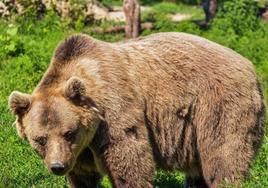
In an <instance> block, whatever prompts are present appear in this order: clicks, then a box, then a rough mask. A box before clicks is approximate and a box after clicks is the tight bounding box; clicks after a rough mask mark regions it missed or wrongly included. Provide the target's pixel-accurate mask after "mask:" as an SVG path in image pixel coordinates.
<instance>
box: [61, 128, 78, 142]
mask: <svg viewBox="0 0 268 188" xmlns="http://www.w3.org/2000/svg"><path fill="white" fill-rule="evenodd" d="M76 132H77V131H76V130H75V131H68V132H66V133H65V134H64V135H63V137H64V139H65V140H66V141H72V140H73V139H74V138H75V135H76Z"/></svg>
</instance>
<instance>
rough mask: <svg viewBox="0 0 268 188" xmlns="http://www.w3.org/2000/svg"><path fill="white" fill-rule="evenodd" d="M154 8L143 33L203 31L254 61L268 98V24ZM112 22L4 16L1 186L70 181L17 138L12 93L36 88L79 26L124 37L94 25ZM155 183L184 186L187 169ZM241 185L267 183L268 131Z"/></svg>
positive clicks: (161, 175) (0, 29) (0, 26)
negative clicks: (176, 17) (180, 16)
mask: <svg viewBox="0 0 268 188" xmlns="http://www.w3.org/2000/svg"><path fill="white" fill-rule="evenodd" d="M107 2H108V1H107ZM153 10H154V11H153V13H145V14H144V15H142V19H143V21H152V22H154V26H155V27H154V29H153V30H145V31H144V32H143V33H142V35H148V34H150V33H154V32H163V31H183V32H188V33H193V34H197V35H201V36H203V37H206V38H209V39H211V40H213V41H216V42H218V43H220V44H223V45H225V46H228V47H231V48H233V49H234V50H236V51H238V52H239V53H241V54H242V55H244V56H245V57H247V58H249V59H250V60H251V61H252V62H253V63H254V65H255V67H256V70H257V73H258V75H259V77H260V79H261V80H262V84H263V86H264V88H265V89H264V90H265V93H266V101H267V96H268V95H267V93H268V92H267V91H268V90H267V89H268V53H267V52H268V37H267V34H268V25H267V24H265V23H263V22H261V21H259V20H257V22H258V23H259V24H260V25H259V26H258V28H257V29H256V28H252V29H251V28H250V27H251V26H247V25H245V26H244V27H245V28H242V33H241V31H240V30H239V31H236V30H237V28H238V26H232V24H234V23H239V22H238V21H239V20H240V19H243V20H244V21H245V20H246V19H247V18H248V17H247V15H242V16H241V18H239V20H235V19H234V18H232V15H230V18H229V17H228V16H227V17H226V16H225V17H224V16H219V18H217V19H216V21H215V23H213V24H212V26H211V27H210V28H209V29H207V30H200V29H199V28H198V26H196V25H195V24H194V23H192V22H191V21H184V22H182V23H179V24H178V23H171V22H170V20H169V18H168V17H166V14H168V13H177V12H183V13H187V12H191V13H193V14H194V15H196V17H197V18H202V15H201V10H199V9H197V8H196V7H194V8H193V7H187V6H185V5H173V4H170V3H161V4H154V5H153ZM161 10H163V11H161ZM243 16H244V17H243ZM217 20H218V22H217ZM250 21H252V20H250ZM250 21H249V22H250ZM254 22H255V21H254ZM222 23H224V24H222ZM231 23H232V24H231ZM111 24H114V23H95V24H93V25H92V26H91V27H84V26H83V24H82V23H81V22H79V21H78V22H76V23H75V24H74V26H73V27H72V28H70V27H69V26H67V25H65V24H64V23H62V22H61V21H60V20H59V19H58V18H57V16H56V15H55V14H54V13H49V14H48V15H47V16H46V18H45V19H44V20H42V21H33V19H32V18H31V15H27V16H25V17H21V18H19V19H17V20H16V22H13V24H11V22H9V23H6V22H3V21H1V23H0V44H1V45H0V187H55V188H56V187H57V188H58V187H67V185H66V180H65V178H64V177H57V176H53V175H49V174H48V172H47V171H46V169H45V168H44V166H43V165H42V162H41V160H40V159H39V158H38V156H37V155H36V154H35V153H34V152H33V151H32V149H31V148H30V147H29V145H28V144H27V143H26V142H25V141H22V140H21V139H19V138H18V136H17V135H16V130H15V127H14V126H12V124H13V122H14V117H12V116H11V114H10V112H9V110H8V108H7V98H8V95H9V94H10V92H11V91H13V90H20V91H22V92H28V93H29V92H31V91H32V90H33V88H34V87H35V85H36V84H37V83H38V81H39V80H40V78H41V76H42V74H43V73H44V71H45V70H46V68H47V66H48V63H49V61H50V57H51V56H52V53H53V50H54V49H55V46H56V45H57V43H58V42H59V41H60V40H62V39H64V38H65V37H66V36H68V35H70V34H73V33H77V32H84V33H87V34H90V35H92V36H93V37H96V38H99V39H102V40H106V41H119V40H122V39H123V37H124V36H123V34H122V33H119V34H107V35H106V34H105V35H102V34H96V33H93V32H92V31H91V28H92V27H95V26H102V27H108V26H110V25H111ZM240 25H241V24H239V26H240ZM250 25H252V24H250ZM243 29H244V30H243ZM155 184H156V187H163V188H169V187H170V188H171V187H182V184H183V174H181V173H179V172H173V173H168V172H163V171H159V172H157V173H156V176H155ZM103 186H104V187H110V186H109V180H108V179H107V178H105V179H104V181H103ZM241 186H242V187H247V188H250V187H263V188H265V187H268V137H267V133H266V137H265V139H264V142H263V145H262V148H261V150H260V152H259V154H258V156H257V158H256V160H255V162H254V165H253V168H252V170H251V172H250V178H249V179H247V180H246V181H245V183H243V184H242V185H241Z"/></svg>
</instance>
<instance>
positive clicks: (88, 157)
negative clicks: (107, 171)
mask: <svg viewBox="0 0 268 188" xmlns="http://www.w3.org/2000/svg"><path fill="white" fill-rule="evenodd" d="M101 178H102V176H101V174H100V173H99V172H98V171H97V167H96V164H95V160H94V157H93V153H92V151H91V150H90V149H89V148H86V149H84V150H83V151H82V152H81V154H80V155H79V157H78V158H77V162H76V165H75V166H74V168H73V169H72V171H70V172H69V173H68V174H67V179H68V182H69V187H71V188H97V187H100V186H99V185H100V181H101Z"/></svg>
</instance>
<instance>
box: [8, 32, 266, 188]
mask: <svg viewBox="0 0 268 188" xmlns="http://www.w3.org/2000/svg"><path fill="white" fill-rule="evenodd" d="M31 97H32V98H31V99H30V100H29V101H31V104H30V107H29V108H28V109H27V110H25V111H26V112H25V113H23V114H21V113H19V114H18V113H16V109H17V108H16V107H15V105H13V104H14V103H13V101H16V99H17V97H16V95H14V94H13V95H11V97H10V104H11V105H10V106H11V109H13V112H14V113H15V114H16V115H17V127H20V128H19V129H18V132H20V131H23V133H20V135H26V136H25V137H26V138H27V139H28V141H29V142H30V143H31V145H32V146H33V147H34V148H35V149H36V150H37V151H38V152H39V153H41V156H42V157H43V158H44V161H45V164H46V165H47V166H48V168H49V164H50V162H51V161H52V160H54V159H55V158H57V157H55V156H56V155H61V156H62V158H63V163H66V164H68V167H69V168H68V170H67V171H66V174H67V176H68V177H69V181H70V185H72V186H73V187H79V186H82V187H86V186H88V187H94V186H97V180H99V178H100V177H101V175H102V174H108V175H109V177H110V179H111V181H112V183H113V185H114V187H117V188H118V187H124V188H127V187H131V188H138V187H152V186H153V173H154V171H155V170H156V168H163V169H167V170H173V169H176V170H181V171H183V172H185V173H186V175H187V183H186V185H187V186H189V187H194V186H198V185H201V184H202V185H204V186H205V187H206V186H207V187H212V188H214V187H220V186H221V185H225V184H236V185H239V183H240V181H241V179H243V178H244V177H245V176H247V174H248V171H249V168H250V164H251V161H252V160H253V158H254V156H255V155H256V152H257V150H258V148H259V147H260V143H261V140H262V138H263V136H264V114H265V107H264V102H263V97H262V91H261V89H260V86H259V83H258V81H257V78H256V74H255V72H254V69H253V65H252V63H251V62H250V61H248V60H247V59H245V58H243V57H242V56H240V55H239V54H237V53H235V52H234V51H232V50H230V49H228V48H225V47H222V46H220V45H218V44H215V43H213V42H210V41H208V40H206V39H203V38H200V37H197V36H193V35H190V34H184V33H159V34H153V35H150V36H147V37H144V38H139V39H135V40H129V41H125V42H121V43H113V44H112V43H105V42H101V41H98V40H95V39H93V38H90V37H87V36H85V35H76V36H72V37H70V38H69V39H67V40H65V41H64V42H63V43H62V44H60V46H59V47H58V48H57V50H56V51H55V54H54V57H53V58H52V62H51V64H50V67H49V68H48V70H47V72H46V74H45V75H44V77H43V79H42V80H41V82H40V83H39V85H38V86H37V88H36V89H35V90H34V92H33V94H32V95H31ZM24 101H25V100H24ZM16 104H17V103H16ZM40 114H43V115H40ZM40 119H41V120H40ZM36 122H41V123H39V124H38V123H37V124H36ZM72 122H73V123H72ZM75 124H78V125H77V126H78V131H79V134H78V135H76V136H75V140H74V141H73V142H71V141H70V142H67V141H63V138H62V137H61V136H59V135H62V134H63V133H58V132H61V131H62V130H63V129H67V128H66V127H68V126H69V129H72V126H73V125H75ZM73 129H74V128H73ZM76 129H77V128H76ZM33 132H34V133H35V134H36V132H40V134H41V133H46V135H47V136H46V141H47V145H46V146H43V147H47V149H45V150H44V149H43V150H44V151H46V152H43V153H42V151H43V150H42V149H40V147H41V146H36V144H35V143H34V142H33V141H32V134H34V133H33ZM56 132H57V133H56ZM55 135H57V136H55ZM38 142H39V143H40V141H38ZM58 143H60V144H61V145H60V146H57V147H56V146H55V145H57V144H58ZM50 148H54V149H50ZM55 148H56V149H55ZM70 148H71V149H70ZM47 156H49V157H47ZM53 157H54V158H53ZM57 160H60V159H59V158H57ZM70 161H71V162H70Z"/></svg>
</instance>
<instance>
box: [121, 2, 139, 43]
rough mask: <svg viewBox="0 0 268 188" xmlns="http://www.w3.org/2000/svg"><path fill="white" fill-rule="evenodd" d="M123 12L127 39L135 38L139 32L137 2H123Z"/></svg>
mask: <svg viewBox="0 0 268 188" xmlns="http://www.w3.org/2000/svg"><path fill="white" fill-rule="evenodd" d="M123 10H124V13H125V16H126V26H125V33H126V37H127V38H136V37H138V36H139V31H140V5H139V3H138V1H137V0H124V2H123Z"/></svg>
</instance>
